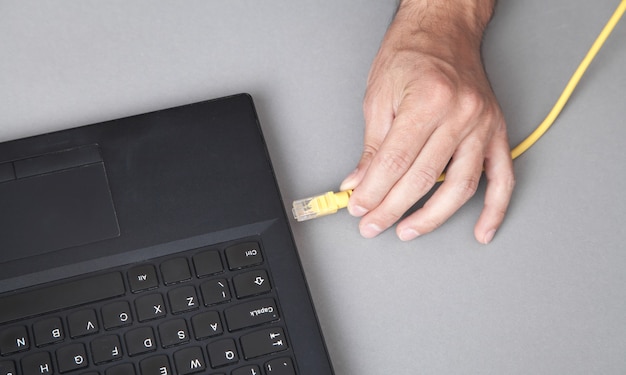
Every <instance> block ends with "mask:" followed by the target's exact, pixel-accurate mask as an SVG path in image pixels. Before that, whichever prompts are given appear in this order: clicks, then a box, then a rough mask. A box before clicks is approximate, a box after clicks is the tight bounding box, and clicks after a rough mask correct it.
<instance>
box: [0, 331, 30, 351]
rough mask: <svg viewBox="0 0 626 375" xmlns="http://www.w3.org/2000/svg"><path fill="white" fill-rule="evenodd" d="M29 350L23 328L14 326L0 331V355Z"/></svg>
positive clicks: (27, 339)
mask: <svg viewBox="0 0 626 375" xmlns="http://www.w3.org/2000/svg"><path fill="white" fill-rule="evenodd" d="M28 349H30V340H29V338H28V331H27V330H26V327H24V326H15V327H10V328H7V329H4V330H2V331H0V355H8V354H12V353H17V352H21V351H22V350H28Z"/></svg>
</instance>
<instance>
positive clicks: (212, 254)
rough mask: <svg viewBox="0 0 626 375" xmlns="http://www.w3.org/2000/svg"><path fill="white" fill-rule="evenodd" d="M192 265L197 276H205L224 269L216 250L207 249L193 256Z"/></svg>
mask: <svg viewBox="0 0 626 375" xmlns="http://www.w3.org/2000/svg"><path fill="white" fill-rule="evenodd" d="M193 265H194V267H195V269H196V276H197V277H205V276H211V275H215V274H218V273H220V272H222V271H224V266H223V265H222V259H221V258H220V253H219V252H217V251H216V250H207V251H203V252H201V253H198V254H195V255H194V256H193Z"/></svg>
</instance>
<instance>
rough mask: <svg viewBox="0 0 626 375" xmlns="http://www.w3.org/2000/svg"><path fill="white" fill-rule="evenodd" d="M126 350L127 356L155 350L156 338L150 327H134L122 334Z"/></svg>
mask: <svg viewBox="0 0 626 375" xmlns="http://www.w3.org/2000/svg"><path fill="white" fill-rule="evenodd" d="M124 340H125V341H126V350H128V355H129V356H131V357H132V356H135V355H138V354H143V353H148V352H152V351H155V350H156V348H157V347H156V339H155V337H154V331H153V330H152V328H151V327H140V328H135V329H133V330H132V331H128V332H126V335H124Z"/></svg>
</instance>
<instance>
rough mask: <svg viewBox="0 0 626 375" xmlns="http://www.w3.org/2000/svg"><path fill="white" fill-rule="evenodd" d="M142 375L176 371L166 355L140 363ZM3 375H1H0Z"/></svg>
mask: <svg viewBox="0 0 626 375" xmlns="http://www.w3.org/2000/svg"><path fill="white" fill-rule="evenodd" d="M139 369H140V370H141V375H172V374H174V370H173V369H172V367H170V361H169V359H168V358H167V356H166V355H155V356H153V357H149V358H146V359H143V360H142V361H141V362H139ZM0 375H1V374H0Z"/></svg>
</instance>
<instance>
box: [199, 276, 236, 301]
mask: <svg viewBox="0 0 626 375" xmlns="http://www.w3.org/2000/svg"><path fill="white" fill-rule="evenodd" d="M200 292H201V293H202V299H203V300H204V306H211V305H216V304H218V303H224V302H228V301H230V298H231V297H230V289H229V288H228V281H226V279H218V280H209V281H205V282H203V283H202V284H201V285H200Z"/></svg>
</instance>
